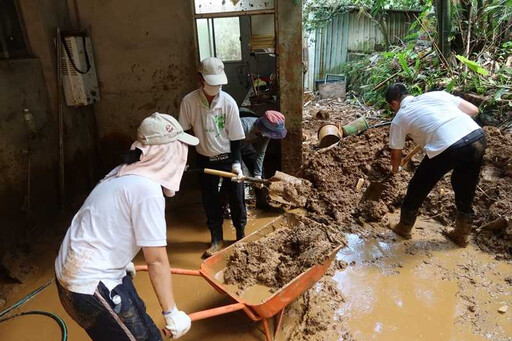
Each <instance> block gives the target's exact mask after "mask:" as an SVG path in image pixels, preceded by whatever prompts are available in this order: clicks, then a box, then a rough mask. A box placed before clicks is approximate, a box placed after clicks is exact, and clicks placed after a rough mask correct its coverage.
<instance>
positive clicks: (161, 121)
mask: <svg viewBox="0 0 512 341" xmlns="http://www.w3.org/2000/svg"><path fill="white" fill-rule="evenodd" d="M137 140H138V141H139V142H140V143H142V144H147V145H153V144H167V143H171V142H175V141H181V142H183V143H186V144H188V145H191V146H197V145H198V144H199V139H198V138H197V137H195V136H192V135H190V134H187V133H185V132H184V131H183V128H182V127H181V125H180V124H179V122H178V121H177V120H176V119H175V118H174V117H172V116H171V115H167V114H162V113H159V112H155V113H153V114H152V115H151V116H149V117H146V118H145V119H144V121H142V123H141V124H140V127H139V129H137Z"/></svg>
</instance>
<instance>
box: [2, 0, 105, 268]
mask: <svg viewBox="0 0 512 341" xmlns="http://www.w3.org/2000/svg"><path fill="white" fill-rule="evenodd" d="M18 5H19V10H20V14H21V25H22V27H24V30H25V33H26V38H27V44H28V46H29V50H30V54H31V55H32V56H33V57H32V58H26V59H17V60H3V61H1V62H0V140H1V142H0V143H1V145H2V147H1V148H0V165H1V167H0V207H1V208H0V212H1V213H0V262H1V258H2V256H3V255H4V254H5V253H6V252H9V251H12V250H20V246H22V247H21V249H22V250H23V249H26V246H27V245H30V243H31V242H32V241H33V240H34V238H36V236H37V235H39V234H41V233H43V232H46V231H47V230H48V228H47V224H45V220H46V219H47V218H49V217H55V214H56V213H57V212H59V187H58V179H59V171H58V164H59V148H58V118H57V81H56V58H55V55H56V53H55V47H54V37H55V32H56V28H57V27H61V28H62V29H69V18H68V11H67V6H66V3H65V2H64V1H61V0H44V1H43V0H40V1H36V0H20V1H19V3H18ZM24 108H27V109H29V110H30V111H31V113H32V115H33V118H34V123H35V127H36V131H37V132H36V135H35V136H34V138H33V139H32V143H31V148H30V149H31V152H30V161H31V165H30V179H31V188H30V193H29V195H28V188H27V181H28V170H29V167H28V154H27V153H26V150H27V149H28V141H27V138H28V128H27V125H26V123H25V121H24V119H23V109H24ZM63 114H64V125H63V127H64V147H65V148H64V155H65V171H66V182H65V185H66V199H67V203H68V204H71V203H73V202H74V203H76V202H80V201H81V200H78V199H79V198H80V196H81V195H83V194H84V193H86V192H87V191H89V189H90V188H91V187H92V186H93V185H94V183H95V181H96V179H97V177H98V174H96V173H95V172H96V169H97V168H96V165H97V161H96V159H95V150H96V149H95V148H94V132H95V130H94V125H93V123H94V120H93V116H92V115H91V114H92V111H91V110H90V109H81V110H79V109H72V108H66V107H65V106H64V110H63ZM77 198H78V199H77ZM28 199H30V203H31V210H30V211H27V209H26V204H27V202H28ZM75 199H77V200H75Z"/></svg>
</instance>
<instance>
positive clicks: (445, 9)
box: [436, 0, 451, 58]
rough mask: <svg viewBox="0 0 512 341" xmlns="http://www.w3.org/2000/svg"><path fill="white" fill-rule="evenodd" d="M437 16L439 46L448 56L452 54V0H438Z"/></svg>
mask: <svg viewBox="0 0 512 341" xmlns="http://www.w3.org/2000/svg"><path fill="white" fill-rule="evenodd" d="M436 17H437V31H438V40H439V48H440V50H441V53H442V54H443V55H444V56H445V58H447V57H448V55H449V54H450V45H449V41H448V38H449V36H450V32H451V20H450V0H436Z"/></svg>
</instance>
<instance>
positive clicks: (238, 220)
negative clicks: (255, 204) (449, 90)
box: [197, 154, 247, 239]
mask: <svg viewBox="0 0 512 341" xmlns="http://www.w3.org/2000/svg"><path fill="white" fill-rule="evenodd" d="M197 160H198V166H199V167H200V168H212V169H217V170H221V171H225V172H231V166H232V164H233V160H232V159H231V158H225V159H222V158H220V160H216V161H212V159H210V158H209V157H206V156H203V155H200V154H198V155H197ZM219 180H220V178H219V177H218V176H216V175H210V174H204V173H201V175H200V184H201V193H202V196H203V207H204V211H205V214H206V225H208V228H209V229H210V232H211V233H212V239H213V238H217V239H223V233H222V223H223V221H224V218H223V211H222V201H221V195H220V191H219ZM223 182H225V183H226V185H225V186H227V193H228V196H229V207H230V209H231V220H232V221H233V226H234V227H235V229H236V230H237V231H243V230H244V229H245V225H246V223H247V209H246V207H245V192H244V184H243V183H238V182H234V181H231V180H229V179H227V178H225V179H224V180H223Z"/></svg>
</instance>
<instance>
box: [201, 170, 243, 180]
mask: <svg viewBox="0 0 512 341" xmlns="http://www.w3.org/2000/svg"><path fill="white" fill-rule="evenodd" d="M204 173H205V174H211V175H217V176H222V177H223V178H230V179H231V178H236V174H235V173H231V172H224V171H221V170H217V169H211V168H205V169H204Z"/></svg>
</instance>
